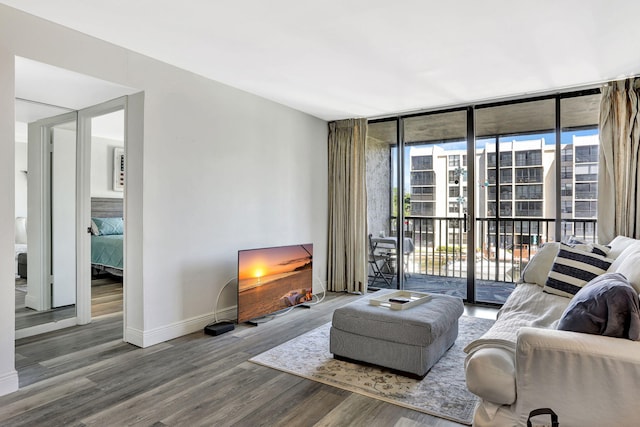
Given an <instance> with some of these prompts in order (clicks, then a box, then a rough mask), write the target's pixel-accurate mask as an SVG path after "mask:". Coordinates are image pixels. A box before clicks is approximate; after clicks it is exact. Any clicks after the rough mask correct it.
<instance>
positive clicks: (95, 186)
mask: <svg viewBox="0 0 640 427" xmlns="http://www.w3.org/2000/svg"><path fill="white" fill-rule="evenodd" d="M115 147H121V148H122V147H124V141H123V140H120V141H118V140H115V139H108V138H101V137H97V136H93V137H91V197H109V198H113V199H119V198H122V197H123V195H124V193H123V192H122V191H113V149H114V148H115Z"/></svg>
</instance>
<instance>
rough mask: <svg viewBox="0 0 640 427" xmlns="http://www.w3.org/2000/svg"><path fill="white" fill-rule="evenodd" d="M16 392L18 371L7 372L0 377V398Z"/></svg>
mask: <svg viewBox="0 0 640 427" xmlns="http://www.w3.org/2000/svg"><path fill="white" fill-rule="evenodd" d="M16 390H18V371H16V370H13V371H9V372H7V373H6V374H4V375H0V396H4V395H5V394H9V393H13V392H14V391H16Z"/></svg>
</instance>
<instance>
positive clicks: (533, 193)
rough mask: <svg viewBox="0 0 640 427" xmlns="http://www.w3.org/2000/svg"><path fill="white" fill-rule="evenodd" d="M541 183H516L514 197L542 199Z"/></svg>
mask: <svg viewBox="0 0 640 427" xmlns="http://www.w3.org/2000/svg"><path fill="white" fill-rule="evenodd" d="M542 194H543V189H542V184H536V185H516V199H519V200H531V199H542V198H543V197H542Z"/></svg>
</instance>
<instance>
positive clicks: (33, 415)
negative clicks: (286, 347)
mask: <svg viewBox="0 0 640 427" xmlns="http://www.w3.org/2000/svg"><path fill="white" fill-rule="evenodd" d="M355 298H358V297H357V296H353V295H346V294H334V293H330V294H328V295H327V298H326V299H325V300H324V302H322V303H321V304H318V305H315V306H313V307H312V308H311V309H309V310H292V311H291V312H290V313H288V314H286V315H283V316H278V317H276V318H275V319H274V320H272V321H270V322H267V323H263V324H260V325H259V326H257V327H252V326H246V325H245V324H242V325H239V326H236V329H235V330H234V331H232V332H228V333H226V334H224V335H221V336H217V337H213V336H208V335H205V334H204V333H202V332H196V333H193V334H190V335H187V336H184V337H180V338H177V339H174V340H171V341H169V342H165V343H161V344H157V345H155V346H152V347H149V348H146V349H140V348H137V347H135V346H132V345H130V344H126V343H124V342H122V339H121V337H122V316H121V314H120V313H115V314H107V315H103V316H101V317H98V318H96V319H95V320H94V322H93V323H92V324H90V325H85V326H76V327H73V328H68V329H65V330H60V331H55V332H51V333H47V334H43V335H40V336H34V337H29V338H24V339H21V340H18V341H16V366H17V369H18V373H19V378H20V387H21V388H20V390H18V391H17V392H15V393H12V394H10V395H7V396H3V397H0V425H2V426H36V425H47V426H63V425H64V426H67V425H69V426H89V425H98V426H122V425H138V426H231V425H234V426H347V425H348V426H365V425H366V426H407V427H409V426H418V425H421V426H437V427H445V426H448V427H451V426H459V424H456V423H453V422H450V421H446V420H442V419H439V418H435V417H432V416H429V415H426V414H423V413H420V412H416V411H412V410H410V409H405V408H401V407H399V406H395V405H392V404H389V403H385V402H381V401H379V400H376V399H371V398H368V397H365V396H361V395H358V394H354V393H350V392H347V391H344V390H341V389H337V388H334V387H331V386H327V385H323V384H320V383H317V382H314V381H310V380H306V379H303V378H300V377H297V376H294V375H291V374H287V373H283V372H280V371H277V370H274V369H270V368H267V367H263V366H260V365H256V364H253V363H250V362H248V359H249V358H251V357H253V356H254V355H257V354H259V353H261V352H263V351H265V350H267V349H269V348H272V347H274V346H276V345H279V344H281V343H283V342H285V341H288V340H289V339H291V338H293V337H295V336H298V335H300V334H302V333H304V332H306V331H309V330H311V329H314V328H316V327H318V326H320V325H322V324H324V323H326V322H329V321H330V320H331V314H332V313H333V311H334V310H335V309H336V308H338V307H340V306H342V305H344V304H347V303H348V302H350V301H352V300H353V299H355Z"/></svg>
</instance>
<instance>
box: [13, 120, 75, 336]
mask: <svg viewBox="0 0 640 427" xmlns="http://www.w3.org/2000/svg"><path fill="white" fill-rule="evenodd" d="M76 130H77V113H76V112H71V113H66V114H63V115H59V116H55V117H51V118H47V119H43V120H39V121H37V122H34V123H31V124H29V145H28V163H29V165H30V168H29V171H30V172H29V175H28V185H29V195H28V201H27V205H28V212H29V223H28V229H27V245H28V247H29V258H28V266H27V269H28V273H27V276H28V277H29V280H28V287H27V296H26V297H25V305H26V306H27V307H29V308H32V309H34V310H37V311H46V310H51V309H54V308H59V307H68V308H72V310H71V311H70V312H71V313H72V315H71V316H65V317H67V318H65V319H64V321H65V322H67V323H69V325H66V326H71V325H73V324H75V305H76V283H77V282H76V256H75V255H76V208H77V206H76V161H77V158H76V147H77V131H76ZM68 311H69V310H68Z"/></svg>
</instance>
